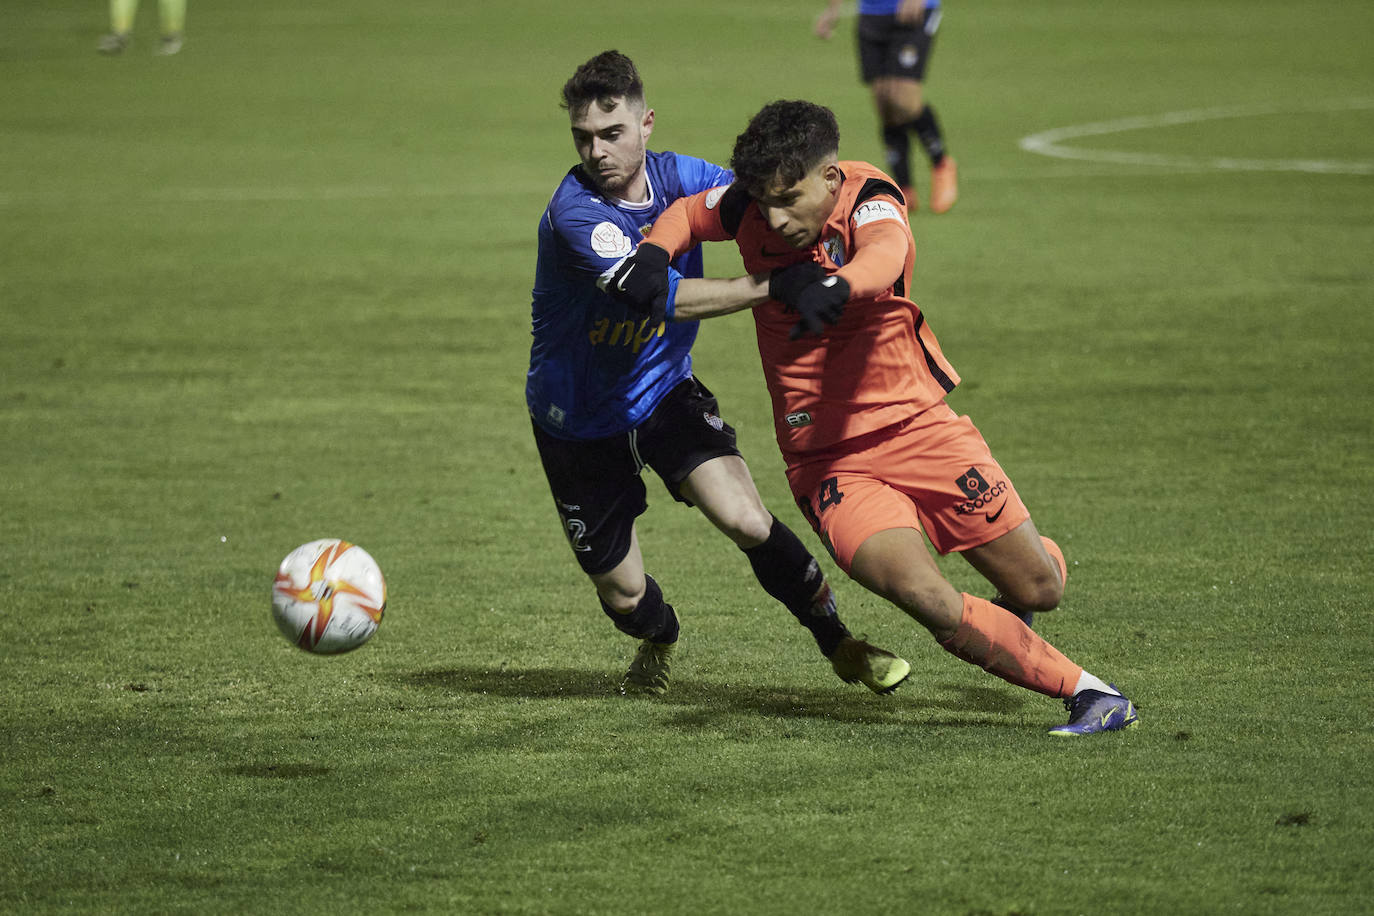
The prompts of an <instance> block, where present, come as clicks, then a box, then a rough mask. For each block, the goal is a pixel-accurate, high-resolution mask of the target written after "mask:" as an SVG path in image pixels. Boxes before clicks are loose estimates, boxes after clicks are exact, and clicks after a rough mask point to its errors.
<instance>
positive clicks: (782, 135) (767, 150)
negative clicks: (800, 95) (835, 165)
mask: <svg viewBox="0 0 1374 916" xmlns="http://www.w3.org/2000/svg"><path fill="white" fill-rule="evenodd" d="M839 150H840V125H839V123H838V122H837V121H836V120H835V113H834V112H832V111H831V110H830V109H829V108H826V107H825V106H823V105H816V104H814V103H812V102H801V101H791V102H789V101H778V102H769V103H768V104H767V105H765V106H763V108H762V110H760V111H759V113H758V114H756V115H754V117H753V119H752V120H750V121H749V126H748V127H746V128H745V129H744V133H742V134H740V135H739V136H738V137H736V138H735V151H734V152H733V153H732V154H731V155H730V168H732V169H734V171H735V179H736V180H737V181H739V182H740V184H742V185H743V186H744V189H745V190H746V191H748V192H749V193H750V195H752V196H754V197H761V196H763V194H764V193H765V191H766V190H767V189H768V187H769V186H770V185H772V184H773V181H774V178H777V179H778V180H780V181H781V182H782V183H784V184H786V185H789V186H790V185H793V184H796V183H797V182H798V181H800V180H801V178H802V176H803V175H805V174H806V173H807V172H809V171H811V169H813V168H815V167H816V164H817V163H818V162H820V161H821V160H822V159H824V158H826V157H827V156H830V155H834V154H835V153H838V152H839Z"/></svg>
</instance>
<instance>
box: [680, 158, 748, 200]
mask: <svg viewBox="0 0 1374 916" xmlns="http://www.w3.org/2000/svg"><path fill="white" fill-rule="evenodd" d="M677 174H678V178H679V179H681V181H682V189H683V192H684V193H685V194H695V193H697V192H698V191H709V190H710V189H711V188H718V187H721V186H722V185H728V184H729V183H730V182H732V181H734V180H735V173H734V172H732V171H730V170H729V169H725V168H721V167H720V166H718V165H716V164H715V163H713V162H707V161H706V160H705V159H697V158H695V157H693V156H684V155H682V154H681V153H679V154H678V157H677Z"/></svg>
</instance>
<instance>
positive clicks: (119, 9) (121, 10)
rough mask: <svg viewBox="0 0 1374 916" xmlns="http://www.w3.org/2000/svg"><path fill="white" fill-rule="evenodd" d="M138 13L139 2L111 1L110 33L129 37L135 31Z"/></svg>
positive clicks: (130, 0) (135, 0)
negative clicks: (135, 20)
mask: <svg viewBox="0 0 1374 916" xmlns="http://www.w3.org/2000/svg"><path fill="white" fill-rule="evenodd" d="M136 12H138V0H110V31H111V32H114V33H115V34H116V35H128V34H129V33H130V32H132V31H133V30H134V13H136Z"/></svg>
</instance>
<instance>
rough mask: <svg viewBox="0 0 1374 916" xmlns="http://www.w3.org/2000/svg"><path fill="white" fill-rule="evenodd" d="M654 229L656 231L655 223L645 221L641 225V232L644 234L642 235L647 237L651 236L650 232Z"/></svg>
mask: <svg viewBox="0 0 1374 916" xmlns="http://www.w3.org/2000/svg"><path fill="white" fill-rule="evenodd" d="M653 231H654V224H653V223H645V224H644V225H642V226H640V227H639V234H640V235H642V236H644V237H645V238H646V239H647V238H648V237H649V233H650V232H653Z"/></svg>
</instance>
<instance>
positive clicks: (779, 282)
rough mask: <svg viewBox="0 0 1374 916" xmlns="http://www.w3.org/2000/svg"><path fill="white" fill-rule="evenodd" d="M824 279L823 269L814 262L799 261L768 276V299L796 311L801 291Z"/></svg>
mask: <svg viewBox="0 0 1374 916" xmlns="http://www.w3.org/2000/svg"><path fill="white" fill-rule="evenodd" d="M824 279H825V268H824V267H822V266H821V265H819V264H817V263H816V262H815V261H800V262H798V263H796V264H789V265H787V266H786V267H779V268H778V269H777V270H774V271H773V272H772V273H771V274H769V275H768V298H769V299H775V300H777V301H778V302H781V303H782V304H783V305H785V306H787V307H788V308H789V309H796V307H797V298H798V297H799V296H800V295H801V291H802V290H804V289H806V287H808V286H810V285H811V284H812V283H815V282H816V281H817V280H824Z"/></svg>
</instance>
